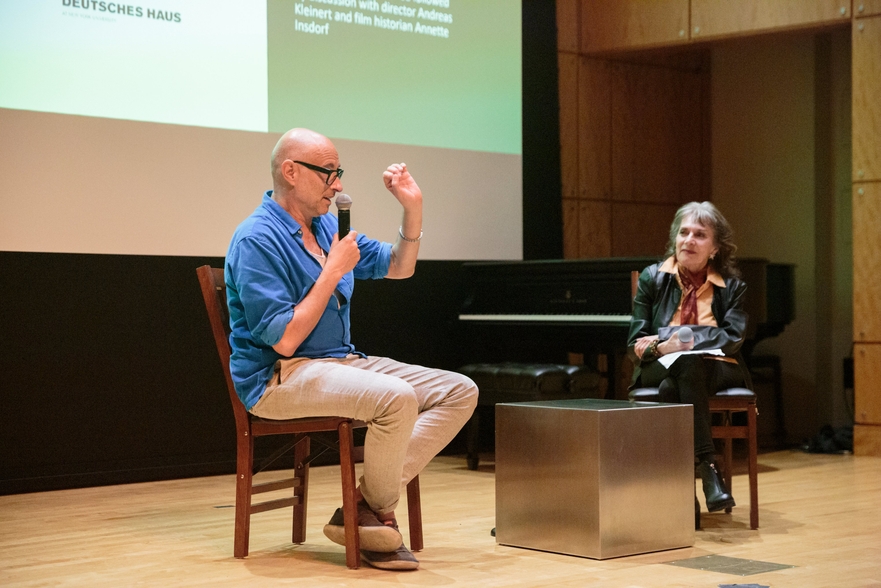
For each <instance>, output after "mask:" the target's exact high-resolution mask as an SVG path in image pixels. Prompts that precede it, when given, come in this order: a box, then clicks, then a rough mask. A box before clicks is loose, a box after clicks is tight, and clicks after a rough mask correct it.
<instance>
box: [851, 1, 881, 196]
mask: <svg viewBox="0 0 881 588" xmlns="http://www.w3.org/2000/svg"><path fill="white" fill-rule="evenodd" d="M853 27H854V28H853V35H852V37H851V38H852V51H853V90H852V92H853V102H852V108H853V114H852V116H853V179H854V181H865V180H881V16H873V17H870V18H860V19H857V20H855V21H854V24H853Z"/></svg>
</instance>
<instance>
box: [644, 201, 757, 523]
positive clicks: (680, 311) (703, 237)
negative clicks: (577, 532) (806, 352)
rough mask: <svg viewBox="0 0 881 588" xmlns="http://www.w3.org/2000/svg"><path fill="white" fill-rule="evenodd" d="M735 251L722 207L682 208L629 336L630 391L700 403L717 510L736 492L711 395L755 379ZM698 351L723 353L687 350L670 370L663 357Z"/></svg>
mask: <svg viewBox="0 0 881 588" xmlns="http://www.w3.org/2000/svg"><path fill="white" fill-rule="evenodd" d="M736 249H737V247H736V246H735V245H734V243H733V241H732V231H731V227H730V226H729V224H728V221H726V220H725V217H723V216H722V214H721V213H720V212H719V211H718V209H716V207H715V206H713V205H712V204H711V203H709V202H690V203H688V204H686V205H684V206H682V207H681V208H680V209H679V210H678V211H677V212H676V216H675V217H674V219H673V224H672V225H671V226H670V240H669V242H668V244H667V252H666V256H667V258H666V260H665V261H663V262H661V263H656V264H654V265H651V266H649V267H647V268H645V269H644V270H643V271H642V273H641V274H640V276H639V286H638V289H637V293H636V298H635V299H634V302H633V318H632V320H631V322H630V336H629V338H628V354H629V355H630V358H631V359H632V360H633V362H634V363H635V364H636V369H635V370H634V374H633V384H632V385H631V389H633V388H639V387H657V388H659V391H660V395H661V400H662V401H663V402H677V403H685V404H693V405H694V453H695V456H696V458H697V461H698V464H699V465H698V471H699V473H700V477H701V480H702V481H703V489H704V494H705V496H706V503H707V510H709V511H710V512H713V511H718V510H723V509H726V508H730V507H732V506H734V498H733V497H732V496H731V494H729V493H728V492H727V491H726V490H725V486H724V485H723V483H722V480H721V477H720V476H719V472H718V469H717V467H716V462H715V458H714V453H715V451H714V445H713V438H712V435H711V430H710V409H709V403H708V396H710V395H712V394H714V393H716V392H718V391H719V390H724V389H725V388H731V387H735V386H744V385H746V383H747V382H749V374H748V372H747V369H746V366H745V365H744V362H743V359H742V358H741V356H740V346H741V344H742V343H743V338H744V333H745V331H746V322H747V315H746V313H745V312H744V310H743V302H744V300H743V298H744V293H745V292H746V284H745V283H744V282H743V281H742V280H740V279H739V272H738V271H737V269H736V268H735V266H734V260H733V255H734V252H735V251H736ZM684 325H688V326H689V327H690V328H691V330H692V331H693V338H692V339H691V340H690V341H687V342H685V341H680V340H679V328H680V327H681V326H684ZM686 339H688V338H687V337H686ZM692 349H695V350H701V349H707V350H709V349H721V350H722V352H723V353H724V355H721V356H720V355H683V356H680V357H679V358H678V359H677V360H676V361H675V362H673V364H672V365H670V367H669V368H666V367H664V365H663V364H662V363H661V362H660V361H657V360H658V358H660V357H662V356H664V355H666V354H668V353H675V352H677V351H690V350H692ZM695 500H696V499H695Z"/></svg>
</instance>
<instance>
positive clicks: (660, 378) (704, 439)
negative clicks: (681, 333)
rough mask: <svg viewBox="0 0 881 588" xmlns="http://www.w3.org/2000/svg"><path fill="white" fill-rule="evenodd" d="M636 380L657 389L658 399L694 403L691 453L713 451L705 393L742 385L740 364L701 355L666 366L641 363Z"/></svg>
mask: <svg viewBox="0 0 881 588" xmlns="http://www.w3.org/2000/svg"><path fill="white" fill-rule="evenodd" d="M640 382H641V384H642V385H643V386H645V387H647V388H658V389H659V392H660V396H661V402H675V403H680V404H692V405H694V454H695V455H696V456H703V455H706V454H708V453H709V454H712V453H714V452H715V447H714V445H713V435H712V432H711V423H710V405H709V400H708V398H709V396H710V395H712V394H715V393H716V392H718V391H720V390H724V389H726V388H733V387H736V386H743V385H744V381H743V375H742V372H741V370H740V366H739V365H738V364H736V363H729V362H725V361H719V360H715V359H709V358H707V357H705V356H702V355H683V356H681V357H679V359H677V360H676V361H674V362H673V365H671V366H670V368H669V369H667V368H665V367H664V366H663V365H662V364H661V362H659V361H657V360H655V361H651V362H649V363H647V364H643V365H642V366H641V370H640Z"/></svg>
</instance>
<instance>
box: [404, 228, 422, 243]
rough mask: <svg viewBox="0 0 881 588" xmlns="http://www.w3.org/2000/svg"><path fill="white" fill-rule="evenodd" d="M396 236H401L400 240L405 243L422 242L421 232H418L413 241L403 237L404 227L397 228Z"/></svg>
mask: <svg viewBox="0 0 881 588" xmlns="http://www.w3.org/2000/svg"><path fill="white" fill-rule="evenodd" d="M398 234H399V235H400V236H401V239H403V240H404V241H406V242H407V243H419V241H421V240H422V231H419V236H418V237H416V238H415V239H408V238H407V237H405V236H404V227H398Z"/></svg>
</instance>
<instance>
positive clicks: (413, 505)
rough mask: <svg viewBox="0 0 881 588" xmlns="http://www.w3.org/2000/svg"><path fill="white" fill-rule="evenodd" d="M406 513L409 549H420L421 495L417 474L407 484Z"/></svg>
mask: <svg viewBox="0 0 881 588" xmlns="http://www.w3.org/2000/svg"><path fill="white" fill-rule="evenodd" d="M407 515H408V516H407V520H408V521H409V528H410V551H422V496H421V494H420V492H419V476H416V477H415V478H413V479H412V480H410V483H409V484H407Z"/></svg>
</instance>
